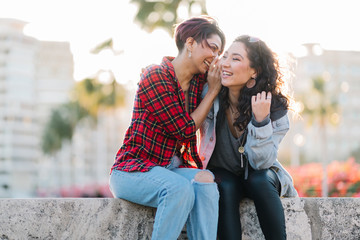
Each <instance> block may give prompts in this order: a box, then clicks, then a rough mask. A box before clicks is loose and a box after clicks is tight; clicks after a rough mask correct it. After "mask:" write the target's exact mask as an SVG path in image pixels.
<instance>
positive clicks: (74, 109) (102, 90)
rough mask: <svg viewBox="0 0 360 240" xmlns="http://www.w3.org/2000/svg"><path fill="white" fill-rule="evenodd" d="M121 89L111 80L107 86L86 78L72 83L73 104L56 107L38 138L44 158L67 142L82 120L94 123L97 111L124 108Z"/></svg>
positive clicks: (123, 93)
mask: <svg viewBox="0 0 360 240" xmlns="http://www.w3.org/2000/svg"><path fill="white" fill-rule="evenodd" d="M125 94H126V93H125V89H124V87H123V86H121V85H120V84H118V83H117V82H116V81H115V79H113V80H112V82H111V83H109V84H104V83H100V82H99V81H98V80H97V79H96V78H87V79H84V80H83V81H80V82H78V83H76V85H75V88H74V91H73V101H71V102H68V103H65V104H63V105H60V106H59V107H58V108H56V109H54V110H53V111H52V113H51V116H50V119H49V121H48V122H47V124H46V126H45V130H44V133H43V138H42V150H43V152H44V153H45V154H54V153H55V152H56V151H58V150H60V149H61V147H62V142H63V141H64V140H71V139H72V136H73V133H74V130H75V128H76V125H77V124H78V123H79V122H80V121H81V120H82V119H84V118H91V119H92V120H93V121H96V119H97V114H98V112H99V111H100V110H106V109H113V108H116V107H118V106H122V105H124V102H125V100H124V98H125Z"/></svg>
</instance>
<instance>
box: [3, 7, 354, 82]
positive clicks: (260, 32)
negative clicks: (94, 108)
mask: <svg viewBox="0 0 360 240" xmlns="http://www.w3.org/2000/svg"><path fill="white" fill-rule="evenodd" d="M206 4H207V10H208V13H209V14H210V15H212V16H214V17H215V18H217V19H218V21H219V24H220V26H221V27H222V29H223V30H224V33H225V35H226V36H227V46H229V44H230V43H231V42H232V40H233V39H234V38H235V37H236V36H238V35H241V34H249V35H254V36H257V37H260V38H261V39H263V40H264V41H265V42H266V43H267V44H268V45H269V46H270V47H271V48H272V49H273V50H274V51H276V52H278V53H280V54H282V53H283V52H289V51H291V52H293V53H294V54H297V55H299V54H300V55H301V54H304V52H302V51H303V49H302V48H301V44H302V43H306V42H317V43H320V45H321V46H322V47H323V48H326V49H339V50H357V51H359V50H360V46H359V44H358V42H360V33H357V31H354V29H353V28H349V27H347V26H349V25H351V24H354V23H356V22H360V17H359V14H358V13H357V10H356V9H357V8H356V7H354V6H356V5H355V4H356V0H344V1H342V4H343V6H345V5H346V6H347V8H346V9H343V8H341V7H339V2H338V1H325V0H318V1H312V0H301V1H300V0H297V1H287V0H274V1H266V0H255V1H237V0H224V1H222V2H221V3H219V1H216V0H207V1H206ZM20 6H21V7H20ZM137 7H138V6H137V5H135V4H131V3H130V1H124V0H121V1H119V0H103V1H100V0H88V1H85V0H79V1H72V0H61V1H60V0H54V1H47V0H32V1H28V0H12V1H6V4H2V6H1V8H0V17H1V18H16V19H20V20H24V21H26V22H29V24H28V26H27V27H26V28H25V33H26V34H27V35H30V36H34V37H35V38H38V39H40V40H52V41H68V42H70V44H71V51H72V53H73V56H74V61H75V67H74V69H75V70H74V78H75V79H76V80H81V79H83V78H85V77H88V76H92V75H94V74H95V73H96V72H97V71H98V70H99V69H104V70H106V69H112V71H113V72H114V74H115V77H116V79H118V81H120V82H123V83H125V82H129V81H133V82H136V81H137V80H138V77H139V73H140V71H141V68H143V67H145V66H147V65H149V64H152V63H159V62H160V61H161V58H162V56H166V55H176V54H177V51H176V47H175V43H174V41H173V39H172V38H171V37H170V36H169V35H168V34H167V33H166V32H165V31H164V30H156V31H154V32H153V33H151V34H148V33H146V32H144V31H143V30H141V29H140V28H139V26H138V25H136V24H135V23H133V19H134V15H135V13H136V11H137ZM179 16H183V17H185V16H186V6H183V5H180V8H179ZM334 16H336V17H334ZM342 36H347V37H346V38H345V39H344V37H342ZM109 38H113V39H114V45H115V49H117V50H119V51H122V54H119V55H116V56H115V55H113V54H112V53H111V52H106V51H105V52H103V53H101V54H99V55H94V54H91V53H90V51H91V49H93V48H94V47H95V46H96V45H98V44H99V43H101V42H103V41H105V40H107V39H109ZM345 40H346V42H344V41H345Z"/></svg>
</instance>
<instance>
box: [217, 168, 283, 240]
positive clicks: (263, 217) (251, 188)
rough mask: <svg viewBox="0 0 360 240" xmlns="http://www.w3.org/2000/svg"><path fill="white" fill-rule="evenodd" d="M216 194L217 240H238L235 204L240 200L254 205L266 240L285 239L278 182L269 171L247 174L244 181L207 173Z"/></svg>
mask: <svg viewBox="0 0 360 240" xmlns="http://www.w3.org/2000/svg"><path fill="white" fill-rule="evenodd" d="M211 171H212V172H213V173H214V174H215V181H216V182H217V184H218V187H219V192H220V202H219V225H218V238H219V239H220V240H233V239H234V240H239V239H240V240H241V235H242V232H241V222H240V212H239V204H240V200H241V199H243V198H244V197H247V198H250V199H252V200H253V201H254V204H255V208H256V212H257V215H258V218H259V222H260V226H261V230H262V232H263V233H264V236H265V238H266V239H267V240H271V239H276V240H281V239H286V230H285V217H284V209H283V207H282V204H281V201H280V197H279V192H280V182H279V179H278V177H277V176H276V174H275V172H274V171H273V170H270V169H264V170H257V171H255V170H253V169H250V170H249V176H248V179H247V180H245V179H244V176H237V175H235V174H233V173H231V172H229V171H227V170H225V169H222V168H215V169H211Z"/></svg>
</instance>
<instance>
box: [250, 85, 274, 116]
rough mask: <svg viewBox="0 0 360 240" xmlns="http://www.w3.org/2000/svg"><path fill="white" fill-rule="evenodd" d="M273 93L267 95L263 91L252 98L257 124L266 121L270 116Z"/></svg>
mask: <svg viewBox="0 0 360 240" xmlns="http://www.w3.org/2000/svg"><path fill="white" fill-rule="evenodd" d="M270 105H271V92H268V93H266V92H265V91H262V92H261V93H258V94H257V95H254V96H252V98H251V107H252V112H253V114H254V117H255V120H256V121H257V122H262V121H264V120H265V118H266V116H267V115H269V114H270Z"/></svg>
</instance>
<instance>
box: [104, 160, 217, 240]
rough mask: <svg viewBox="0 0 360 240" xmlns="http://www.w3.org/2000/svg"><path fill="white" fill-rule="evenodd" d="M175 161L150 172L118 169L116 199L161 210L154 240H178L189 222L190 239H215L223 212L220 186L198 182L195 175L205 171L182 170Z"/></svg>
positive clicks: (112, 179)
mask: <svg viewBox="0 0 360 240" xmlns="http://www.w3.org/2000/svg"><path fill="white" fill-rule="evenodd" d="M173 162H174V161H173ZM173 162H172V164H170V165H169V166H168V167H167V168H165V167H154V168H152V169H151V170H150V171H148V172H124V171H118V170H115V169H114V170H113V171H112V173H111V175H110V189H111V191H112V193H113V195H114V197H116V198H122V199H125V200H128V201H131V202H134V203H137V204H141V205H145V206H150V207H155V208H157V210H156V216H155V222H154V227H153V232H152V238H151V239H152V240H158V239H166V240H176V239H177V238H178V237H179V235H180V233H181V230H182V228H183V227H184V225H185V223H186V230H187V235H188V238H189V239H190V240H215V239H216V233H217V223H218V211H219V192H218V189H217V185H216V183H215V182H212V183H205V182H197V181H194V176H195V174H197V173H198V172H200V171H203V170H201V169H193V168H178V167H177V166H176V163H175V166H174V163H173Z"/></svg>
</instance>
